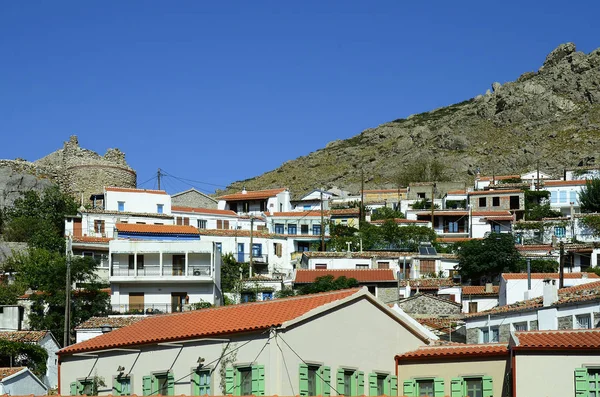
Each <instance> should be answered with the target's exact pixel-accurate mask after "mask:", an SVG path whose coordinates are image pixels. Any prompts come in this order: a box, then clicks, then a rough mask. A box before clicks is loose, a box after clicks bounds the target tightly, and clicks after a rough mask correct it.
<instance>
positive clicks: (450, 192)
mask: <svg viewBox="0 0 600 397" xmlns="http://www.w3.org/2000/svg"><path fill="white" fill-rule="evenodd" d="M447 194H456V195H461V194H467V191H466V190H449V191H448V193H447Z"/></svg>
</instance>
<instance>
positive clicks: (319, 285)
mask: <svg viewBox="0 0 600 397" xmlns="http://www.w3.org/2000/svg"><path fill="white" fill-rule="evenodd" d="M355 287H358V281H356V279H354V278H346V277H344V276H341V277H338V278H334V277H333V276H332V275H331V274H328V275H326V276H322V277H317V278H316V279H315V281H314V283H311V284H307V285H304V286H302V287H300V288H299V289H298V294H300V295H306V294H316V293H318V292H327V291H336V290H340V289H346V288H355Z"/></svg>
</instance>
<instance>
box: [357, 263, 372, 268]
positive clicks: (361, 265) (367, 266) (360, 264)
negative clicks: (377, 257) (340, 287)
mask: <svg viewBox="0 0 600 397" xmlns="http://www.w3.org/2000/svg"><path fill="white" fill-rule="evenodd" d="M356 268H357V269H368V268H369V265H368V264H364V263H358V264H356Z"/></svg>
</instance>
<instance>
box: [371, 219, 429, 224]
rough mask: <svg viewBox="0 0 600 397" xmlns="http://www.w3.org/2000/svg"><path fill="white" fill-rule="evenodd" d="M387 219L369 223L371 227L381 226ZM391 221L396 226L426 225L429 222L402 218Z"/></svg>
mask: <svg viewBox="0 0 600 397" xmlns="http://www.w3.org/2000/svg"><path fill="white" fill-rule="evenodd" d="M388 220H389V219H378V220H376V221H371V223H372V224H373V225H383V224H384V223H385V222H386V221H388ZM393 221H394V222H395V223H397V224H403V223H410V224H413V223H421V224H425V223H428V222H429V221H421V220H417V219H403V218H394V219H393Z"/></svg>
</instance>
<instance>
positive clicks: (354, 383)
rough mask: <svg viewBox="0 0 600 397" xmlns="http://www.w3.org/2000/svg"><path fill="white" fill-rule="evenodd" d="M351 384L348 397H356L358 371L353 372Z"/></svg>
mask: <svg viewBox="0 0 600 397" xmlns="http://www.w3.org/2000/svg"><path fill="white" fill-rule="evenodd" d="M351 379H352V383H351V384H350V395H351V396H358V388H357V386H358V371H354V373H353V374H352V378H351Z"/></svg>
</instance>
